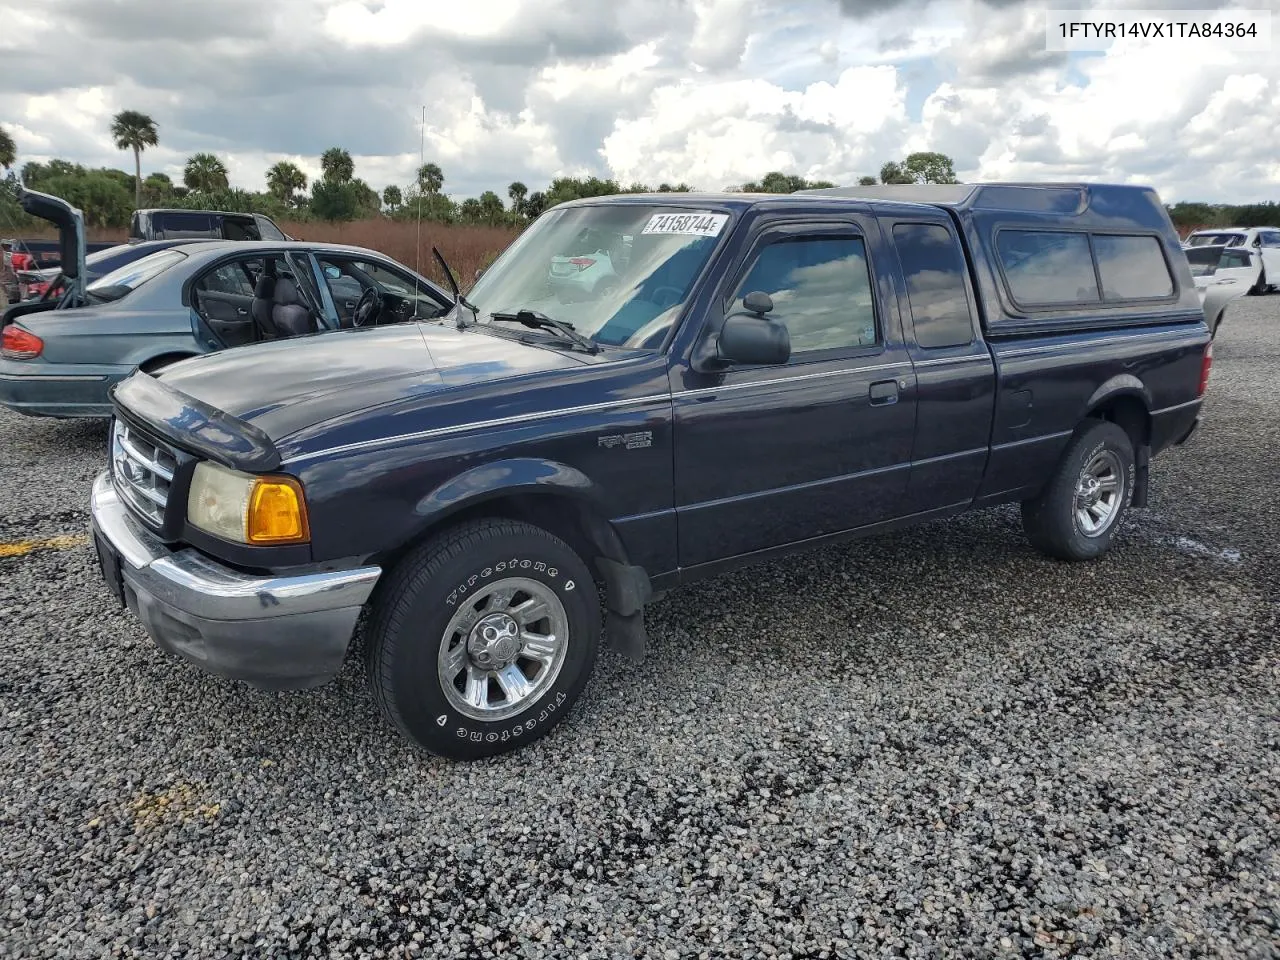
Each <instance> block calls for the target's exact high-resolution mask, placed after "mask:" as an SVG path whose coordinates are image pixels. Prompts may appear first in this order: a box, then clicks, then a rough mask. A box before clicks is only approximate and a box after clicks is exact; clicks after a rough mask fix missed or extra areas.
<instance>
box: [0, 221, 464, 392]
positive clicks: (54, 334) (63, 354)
mask: <svg viewBox="0 0 1280 960" xmlns="http://www.w3.org/2000/svg"><path fill="white" fill-rule="evenodd" d="M451 304H452V298H451V297H450V296H449V295H448V294H446V293H445V292H444V291H443V290H441V289H440V288H439V287H437V286H435V285H434V284H432V283H431V282H430V281H429V280H427V279H426V278H424V277H422V276H420V275H418V274H416V273H414V272H413V271H412V270H410V269H408V268H407V267H405V266H403V265H401V264H399V263H397V262H395V261H394V260H391V259H390V258H388V257H385V256H383V255H382V254H380V253H377V252H376V251H373V250H368V249H365V248H362V247H348V246H340V245H334V244H319V243H300V242H287V241H281V242H271V241H203V242H194V243H190V244H184V245H181V246H175V247H171V248H169V249H166V250H161V251H159V252H157V253H154V254H152V255H150V256H147V257H143V258H142V259H141V260H137V261H135V262H133V263H130V264H128V265H127V266H125V267H123V268H121V269H120V270H116V271H114V272H112V273H110V274H107V275H106V276H102V277H99V278H97V279H96V280H93V281H92V282H90V283H88V284H87V285H85V286H84V287H83V290H82V291H81V292H80V293H79V294H78V295H77V299H76V300H75V301H74V305H72V306H70V307H67V306H65V305H64V306H62V307H60V308H57V309H54V308H53V307H54V305H53V304H51V303H46V304H33V305H32V306H37V307H42V308H44V309H41V310H35V311H27V308H26V307H25V306H19V307H17V308H15V309H14V310H11V311H10V313H9V314H7V315H6V316H7V322H6V324H5V326H4V330H3V333H2V334H0V404H3V405H4V406H6V407H8V408H10V409H12V410H15V411H18V412H20V413H25V414H29V415H32V416H48V417H107V416H110V413H111V404H110V401H109V399H108V391H109V389H110V388H111V386H112V385H113V384H115V383H117V382H119V381H120V380H123V379H124V378H125V377H127V376H129V375H130V374H131V373H133V372H134V371H135V370H138V369H142V370H147V371H154V370H157V369H159V368H161V367H164V366H167V365H169V364H171V363H174V362H176V361H179V360H182V359H185V358H187V357H192V356H197V355H199V354H204V353H212V352H214V351H218V350H224V349H228V348H239V347H245V346H248V345H251V344H255V343H259V342H262V341H266V340H276V339H281V338H286V337H300V336H306V335H309V334H317V333H326V332H330V331H338V330H342V329H346V328H352V327H373V326H381V325H385V324H390V323H398V322H402V321H406V320H417V319H429V318H433V317H437V316H440V315H441V314H443V313H444V312H445V311H446V310H447V309H448V308H449V307H450V306H451ZM20 311H22V312H20Z"/></svg>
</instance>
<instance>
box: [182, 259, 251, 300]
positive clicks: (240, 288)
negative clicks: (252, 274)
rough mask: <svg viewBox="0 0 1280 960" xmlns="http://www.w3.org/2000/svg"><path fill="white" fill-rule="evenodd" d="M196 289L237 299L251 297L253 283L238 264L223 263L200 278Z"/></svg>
mask: <svg viewBox="0 0 1280 960" xmlns="http://www.w3.org/2000/svg"><path fill="white" fill-rule="evenodd" d="M196 289H197V290H200V291H201V292H204V293H226V294H231V295H232V296H238V297H252V296H253V283H252V282H250V279H249V276H248V274H246V273H245V271H244V267H243V266H242V265H241V264H240V263H238V262H233V263H224V264H222V265H221V266H220V267H217V268H215V269H213V270H210V271H209V272H208V273H206V274H205V275H204V276H203V277H201V278H200V282H199V283H197V284H196Z"/></svg>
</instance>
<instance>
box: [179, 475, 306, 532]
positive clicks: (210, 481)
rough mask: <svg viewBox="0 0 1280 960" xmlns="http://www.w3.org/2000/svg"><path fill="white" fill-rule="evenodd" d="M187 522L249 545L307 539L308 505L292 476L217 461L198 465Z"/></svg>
mask: <svg viewBox="0 0 1280 960" xmlns="http://www.w3.org/2000/svg"><path fill="white" fill-rule="evenodd" d="M187 520H188V521H190V523H191V525H192V526H194V527H199V528H200V529H201V530H203V531H205V532H206V533H211V534H213V535H214V536H215V537H222V539H224V540H234V541H235V542H237V543H250V544H280V543H306V542H307V541H308V540H309V539H310V538H311V531H310V529H309V528H308V526H307V505H306V501H305V499H304V498H303V495H302V486H301V484H299V483H298V481H297V480H295V479H293V477H279V476H265V477H262V476H254V475H253V474H249V473H240V472H239V471H238V470H228V469H227V468H226V467H221V466H219V465H218V464H216V463H209V462H208V461H204V462H201V463H198V464H196V469H195V473H194V474H193V475H192V477H191V492H190V493H189V494H188V495H187Z"/></svg>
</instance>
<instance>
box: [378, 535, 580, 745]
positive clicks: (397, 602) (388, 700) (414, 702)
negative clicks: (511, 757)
mask: <svg viewBox="0 0 1280 960" xmlns="http://www.w3.org/2000/svg"><path fill="white" fill-rule="evenodd" d="M599 636H600V609H599V601H598V599H597V595H596V589H595V584H594V582H593V581H592V579H591V574H590V572H589V571H588V570H587V567H586V564H585V563H583V561H582V559H581V558H580V557H579V556H578V555H577V554H576V553H574V552H573V550H572V549H571V548H570V547H569V546H568V545H567V544H566V543H564V542H563V541H562V540H560V539H559V538H557V537H555V536H553V535H552V534H550V533H548V532H547V531H545V530H543V529H541V528H539V527H535V526H532V525H530V524H526V523H517V522H514V521H510V520H497V519H492V520H477V521H472V522H469V523H466V524H463V525H461V526H459V527H456V528H454V529H453V530H450V531H448V532H446V533H444V534H443V535H441V536H439V537H437V538H435V539H433V540H432V541H430V542H428V543H426V544H424V545H423V546H422V547H421V548H419V549H418V550H416V551H415V552H413V553H411V554H410V555H409V556H408V557H406V558H405V559H404V560H403V561H402V562H401V563H400V565H399V566H398V567H397V568H396V570H395V572H394V574H393V575H392V578H391V580H390V581H388V583H387V586H386V589H385V590H384V591H381V592H380V597H379V599H378V601H377V602H376V603H375V606H374V610H373V616H372V618H371V620H370V624H369V638H368V643H367V647H366V649H367V658H368V664H367V666H368V672H369V682H370V684H371V685H372V687H373V692H374V697H375V699H376V700H377V701H378V704H379V706H380V707H381V708H382V711H383V713H384V715H385V716H386V717H387V719H388V720H390V721H391V722H392V723H393V724H394V725H395V726H396V727H397V728H398V729H399V730H400V731H401V733H403V734H404V735H405V736H406V737H408V738H409V739H410V740H412V741H414V742H415V743H417V744H418V745H419V746H421V747H423V748H424V749H426V750H427V751H429V752H431V753H434V754H436V755H438V756H443V757H450V758H452V759H458V760H472V759H478V758H480V757H488V756H493V755H495V754H500V753H505V752H507V751H508V750H512V749H514V748H515V747H518V746H520V745H521V744H523V743H528V742H530V741H532V740H536V739H537V738H538V737H541V736H542V735H543V734H545V733H547V732H548V731H549V730H550V729H551V728H552V727H553V726H555V724H556V723H558V722H559V721H560V720H561V719H562V718H563V717H564V715H565V714H566V713H567V712H568V711H569V709H570V708H571V707H572V706H573V704H574V702H575V701H576V700H577V699H578V696H579V695H580V694H581V693H582V690H583V688H584V687H585V686H586V683H587V680H588V679H589V678H590V676H591V671H592V669H593V668H594V666H595V660H596V651H597V647H598V644H599Z"/></svg>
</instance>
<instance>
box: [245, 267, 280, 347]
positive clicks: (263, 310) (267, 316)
mask: <svg viewBox="0 0 1280 960" xmlns="http://www.w3.org/2000/svg"><path fill="white" fill-rule="evenodd" d="M275 292H276V278H275V277H274V276H272V275H271V274H269V273H263V274H262V276H260V277H258V282H257V283H256V284H255V285H254V288H253V303H252V304H250V306H249V313H250V315H251V316H252V317H253V322H254V323H255V324H257V327H258V335H259V336H260V337H261V338H262V339H263V340H274V339H276V338H277V337H279V336H280V331H279V330H278V329H277V328H276V325H275V321H274V320H272V319H271V310H272V308H273V307H274V306H275V301H274V297H275Z"/></svg>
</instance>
